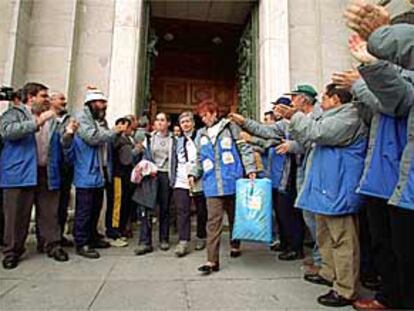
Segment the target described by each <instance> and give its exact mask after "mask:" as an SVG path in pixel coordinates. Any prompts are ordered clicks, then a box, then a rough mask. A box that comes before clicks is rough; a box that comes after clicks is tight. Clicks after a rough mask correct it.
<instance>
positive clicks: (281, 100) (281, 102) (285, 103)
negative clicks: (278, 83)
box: [271, 97, 292, 106]
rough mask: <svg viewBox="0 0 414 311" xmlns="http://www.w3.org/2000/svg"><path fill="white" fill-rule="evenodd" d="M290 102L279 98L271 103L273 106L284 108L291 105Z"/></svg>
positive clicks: (286, 98)
mask: <svg viewBox="0 0 414 311" xmlns="http://www.w3.org/2000/svg"><path fill="white" fill-rule="evenodd" d="M291 102H292V101H291V100H290V98H288V97H279V98H278V99H276V100H275V101H274V102H271V103H272V104H273V105H286V106H290V104H291Z"/></svg>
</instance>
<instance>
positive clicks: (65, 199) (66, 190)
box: [58, 166, 73, 237]
mask: <svg viewBox="0 0 414 311" xmlns="http://www.w3.org/2000/svg"><path fill="white" fill-rule="evenodd" d="M61 176H62V184H61V187H60V196H59V208H58V219H59V226H60V231H61V235H62V237H63V234H64V233H65V226H66V221H67V219H68V207H69V202H70V190H71V188H72V181H73V167H71V166H65V167H63V169H62V173H61Z"/></svg>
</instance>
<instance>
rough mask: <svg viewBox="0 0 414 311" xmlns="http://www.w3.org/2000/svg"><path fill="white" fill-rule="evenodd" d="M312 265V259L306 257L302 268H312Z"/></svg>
mask: <svg viewBox="0 0 414 311" xmlns="http://www.w3.org/2000/svg"><path fill="white" fill-rule="evenodd" d="M313 264H314V262H313V258H312V257H306V258H305V259H303V265H304V266H313Z"/></svg>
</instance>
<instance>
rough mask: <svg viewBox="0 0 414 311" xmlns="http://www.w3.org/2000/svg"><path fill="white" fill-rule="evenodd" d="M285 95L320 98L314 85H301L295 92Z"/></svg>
mask: <svg viewBox="0 0 414 311" xmlns="http://www.w3.org/2000/svg"><path fill="white" fill-rule="evenodd" d="M285 95H306V96H309V97H312V98H315V97H316V96H318V92H316V90H315V88H314V87H313V86H312V85H309V84H299V85H297V86H296V88H295V89H294V90H293V91H291V92H289V93H286V94H285Z"/></svg>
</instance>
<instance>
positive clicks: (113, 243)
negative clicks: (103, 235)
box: [109, 239, 128, 247]
mask: <svg viewBox="0 0 414 311" xmlns="http://www.w3.org/2000/svg"><path fill="white" fill-rule="evenodd" d="M109 244H111V246H113V247H126V246H128V242H127V241H123V240H121V239H115V240H112V239H111V240H110V241H109Z"/></svg>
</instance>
